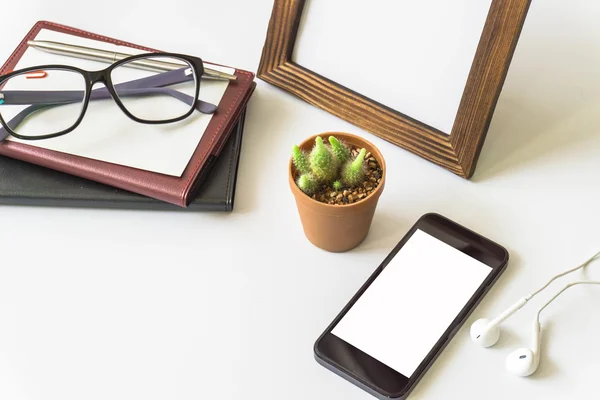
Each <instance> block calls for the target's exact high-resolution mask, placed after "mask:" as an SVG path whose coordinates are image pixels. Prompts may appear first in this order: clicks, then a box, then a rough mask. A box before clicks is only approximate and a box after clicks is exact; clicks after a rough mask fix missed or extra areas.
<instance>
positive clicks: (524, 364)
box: [506, 320, 541, 376]
mask: <svg viewBox="0 0 600 400" xmlns="http://www.w3.org/2000/svg"><path fill="white" fill-rule="evenodd" d="M532 335H533V339H532V343H531V349H527V348H522V349H517V350H515V351H513V352H512V353H510V354H509V355H508V357H506V369H507V370H508V371H509V372H511V373H513V374H515V375H517V376H529V375H531V374H533V373H534V372H535V371H536V370H537V367H538V365H539V364H540V335H541V329H540V323H539V321H537V320H535V321H534V322H533V326H532Z"/></svg>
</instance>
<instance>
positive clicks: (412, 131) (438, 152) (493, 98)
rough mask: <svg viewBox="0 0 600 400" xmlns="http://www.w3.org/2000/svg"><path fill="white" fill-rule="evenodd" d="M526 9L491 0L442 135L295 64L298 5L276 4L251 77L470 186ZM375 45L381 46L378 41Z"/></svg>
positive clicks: (520, 3) (286, 0)
mask: <svg viewBox="0 0 600 400" xmlns="http://www.w3.org/2000/svg"><path fill="white" fill-rule="evenodd" d="M530 3H531V0H493V1H492V5H491V7H490V12H489V14H488V17H487V20H486V23H485V27H484V30H483V33H482V35H481V39H480V41H479V45H478V47H477V51H476V53H475V58H474V59H473V63H472V66H471V70H470V72H469V77H468V79H467V84H466V86H465V91H464V93H463V96H462V99H461V102H460V106H459V109H458V113H457V116H456V121H455V123H454V126H453V129H452V132H450V134H449V135H446V134H444V133H442V132H440V131H439V130H437V129H434V128H432V127H431V126H429V125H426V124H424V123H422V122H420V121H417V120H415V119H413V118H410V117H409V116H407V115H404V114H402V113H401V112H400V111H397V110H393V109H391V108H388V107H386V106H384V105H382V104H380V103H378V102H377V101H375V100H373V99H369V98H367V97H365V96H362V95H361V94H359V93H356V92H354V91H352V90H350V89H348V88H346V87H344V86H342V85H339V84H337V83H335V82H333V81H331V80H329V79H327V78H325V77H323V76H321V75H319V74H318V73H316V72H314V71H310V70H308V69H306V68H304V67H302V66H301V65H298V64H296V63H294V62H293V61H292V54H293V51H294V44H295V42H296V36H297V32H298V26H299V24H300V19H301V17H302V10H303V8H304V0H275V2H274V5H273V12H272V14H271V20H270V21H269V28H268V31H267V38H266V40H265V45H264V47H263V53H262V57H261V61H260V65H259V68H258V72H257V76H258V77H259V78H260V79H262V80H264V81H265V82H268V83H271V84H273V85H275V86H277V87H279V88H281V89H283V90H285V91H287V92H289V93H291V94H293V95H295V96H297V97H299V98H301V99H303V100H304V101H306V102H308V103H310V104H312V105H314V106H317V107H319V108H322V109H324V110H326V111H327V112H329V113H331V114H333V115H336V116H338V117H340V118H342V119H343V120H345V121H348V122H350V123H352V124H354V125H356V126H358V127H360V128H362V129H364V130H365V131H367V132H370V133H372V134H374V135H376V136H378V137H381V138H383V139H385V140H387V141H389V142H391V143H394V144H396V145H398V146H400V147H402V148H404V149H406V150H408V151H410V152H412V153H414V154H416V155H418V156H420V157H423V158H425V159H427V160H429V161H431V162H433V163H435V164H437V165H439V166H441V167H443V168H445V169H447V170H449V171H451V172H453V173H455V174H457V175H459V176H461V177H463V178H466V179H469V178H471V176H472V175H473V173H474V172H475V167H476V164H477V160H478V158H479V154H480V152H481V148H482V147H483V143H484V141H485V136H486V134H487V131H488V128H489V125H490V122H491V120H492V116H493V113H494V109H495V107H496V103H497V101H498V97H499V96H500V92H501V90H502V85H503V84H504V80H505V78H506V74H507V72H508V68H509V65H510V61H511V59H512V56H513V54H514V50H515V48H516V45H517V41H518V38H519V35H520V33H521V29H522V27H523V24H524V22H525V17H526V15H527V11H528V9H529V5H530ZM390 40H393V38H390ZM381 45H382V47H384V46H385V44H384V42H381Z"/></svg>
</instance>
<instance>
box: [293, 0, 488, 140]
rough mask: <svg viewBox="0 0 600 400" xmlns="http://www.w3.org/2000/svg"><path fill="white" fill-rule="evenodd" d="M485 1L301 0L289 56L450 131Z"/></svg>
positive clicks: (367, 94) (444, 130)
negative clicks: (362, 2)
mask: <svg viewBox="0 0 600 400" xmlns="http://www.w3.org/2000/svg"><path fill="white" fill-rule="evenodd" d="M491 3H492V1H491V0H452V1H447V0H420V1H414V0H396V1H389V0H371V1H369V7H361V6H356V5H355V6H349V5H348V4H352V2H350V3H349V2H348V1H346V0H327V1H319V0H309V1H307V2H306V5H305V8H304V13H303V18H302V21H301V24H300V29H299V31H298V39H297V42H296V47H295V49H294V50H295V54H294V61H296V62H297V63H298V64H300V65H302V66H303V67H306V68H308V69H309V70H312V71H315V72H317V73H319V74H320V75H322V76H324V77H326V78H329V79H331V80H332V81H334V82H337V83H339V84H340V85H343V86H345V87H347V88H349V89H352V90H354V91H356V92H358V93H360V94H362V95H364V96H366V97H369V98H371V99H373V100H375V101H377V102H379V103H381V104H383V105H386V106H388V107H390V108H392V109H394V110H396V111H399V112H401V113H404V114H406V115H408V116H410V117H412V118H415V119H416V120H418V121H421V122H423V123H425V124H428V125H430V126H432V127H434V128H436V129H439V130H440V131H442V132H444V133H446V134H450V132H451V131H452V126H453V125H454V120H455V119H456V113H457V111H458V106H459V105H460V100H461V99H462V94H463V91H464V89H465V83H466V82H467V77H468V76H469V70H470V69H471V64H472V63H473V58H474V57H475V50H477V45H478V44H479V38H480V36H481V33H482V31H483V26H484V24H485V20H486V18H487V15H488V12H489V10H490V4H491ZM355 4H356V3H355ZM432 10H436V12H432ZM340 61H343V62H340Z"/></svg>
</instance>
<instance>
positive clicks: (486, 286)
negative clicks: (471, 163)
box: [313, 213, 509, 400]
mask: <svg viewBox="0 0 600 400" xmlns="http://www.w3.org/2000/svg"><path fill="white" fill-rule="evenodd" d="M428 216H434V217H437V218H442V219H444V220H445V221H447V222H449V223H452V224H453V225H455V226H457V227H459V228H461V229H463V230H464V231H466V232H470V233H472V234H474V235H476V236H477V237H480V238H483V236H481V235H479V234H477V233H476V232H473V231H472V230H470V229H467V228H465V227H464V226H462V225H460V224H458V223H456V222H453V221H451V220H449V219H448V218H446V217H444V216H442V215H439V214H436V213H428V214H425V215H423V216H422V217H421V218H419V220H418V221H417V222H416V223H415V224H414V225H413V226H412V227H411V228H410V229H409V231H408V232H407V233H406V235H405V236H404V237H403V238H402V239H401V240H400V242H398V244H397V245H396V246H395V247H394V249H392V251H390V253H389V254H388V255H387V256H386V258H385V259H384V260H383V261H382V262H381V264H380V265H379V267H378V268H377V269H376V270H375V271H374V272H373V273H372V274H371V276H370V277H369V279H367V281H366V282H365V283H364V284H363V285H362V286H361V288H360V289H359V290H358V291H357V292H356V294H355V295H354V296H353V297H352V299H351V300H350V301H349V302H348V303H347V304H346V306H345V307H344V308H343V309H342V311H340V313H339V314H338V315H337V316H336V317H335V318H334V319H333V321H332V322H331V324H330V325H329V326H328V327H327V329H325V331H324V332H323V333H322V334H321V336H319V338H318V339H317V341H316V342H315V344H314V347H313V352H314V357H315V360H316V361H317V363H319V364H320V365H322V366H323V367H325V368H326V369H328V370H329V371H331V372H333V373H334V374H336V375H338V376H340V377H342V378H344V379H345V380H347V381H348V382H350V383H352V384H353V385H355V386H357V387H359V388H360V389H362V390H364V391H365V392H367V393H369V394H370V395H372V396H374V397H375V398H377V399H380V400H389V399H397V400H405V399H406V398H407V397H408V396H409V395H410V393H411V392H412V391H413V389H414V388H415V387H416V386H417V384H418V383H419V381H420V380H421V378H422V377H423V376H424V375H425V373H426V372H427V371H428V370H429V368H430V367H431V366H432V365H433V363H434V362H435V360H436V359H437V358H438V356H439V355H440V354H441V353H442V352H443V351H444V349H445V348H446V346H447V345H448V343H450V341H451V340H452V339H453V338H454V336H455V335H456V333H457V332H458V331H459V330H460V328H461V327H462V325H463V324H464V322H465V321H466V320H467V319H468V318H469V315H471V313H472V312H473V310H475V308H477V306H478V305H479V303H480V302H481V300H482V299H483V298H484V297H485V295H486V294H487V293H488V291H489V290H490V289H491V288H492V286H494V284H495V283H496V282H497V280H498V279H499V278H500V276H501V275H502V274H503V273H504V271H505V270H506V267H507V265H508V258H509V254H508V251H507V250H506V249H504V248H503V247H502V246H500V245H498V244H497V243H494V242H492V241H490V240H489V239H486V240H487V241H489V242H492V243H494V244H495V245H496V246H498V248H500V249H502V250H503V251H504V254H505V260H504V262H503V265H502V266H501V267H499V268H498V269H497V272H496V273H495V274H493V275H492V276H491V278H488V279H486V281H484V282H483V283H482V285H481V286H480V288H479V289H478V290H477V292H475V294H474V295H473V298H474V300H471V301H469V303H467V305H466V306H465V307H464V308H463V309H462V310H461V311H460V313H459V314H458V315H457V316H456V319H455V321H456V320H457V321H458V322H455V323H454V324H453V325H454V326H452V331H451V333H450V334H449V335H447V336H446V337H445V338H443V339H441V340H440V341H438V342H437V343H436V344H435V346H434V349H435V348H436V347H438V346H439V347H438V348H437V350H436V352H435V353H434V356H433V357H432V358H431V359H430V360H429V362H428V363H427V364H426V365H424V366H420V367H419V368H418V369H417V370H416V371H415V374H414V376H413V378H412V379H411V380H410V381H409V383H408V386H407V388H406V390H405V391H404V392H402V393H401V394H400V395H399V396H393V395H386V394H384V392H385V390H383V389H380V388H375V387H371V386H370V385H368V384H366V382H363V381H361V380H360V379H357V378H356V377H355V376H354V375H352V374H351V373H350V372H349V371H346V370H344V369H343V368H342V367H341V366H338V365H335V363H333V362H331V361H330V360H327V359H326V358H325V357H323V356H322V355H321V354H320V352H319V350H318V347H319V342H320V341H321V340H322V339H323V337H324V336H325V335H326V334H328V333H329V332H331V330H332V329H333V327H334V326H335V325H336V324H337V323H338V322H339V320H340V319H341V318H342V317H343V316H344V315H345V314H346V312H347V311H348V310H349V309H350V308H351V307H352V306H353V305H354V303H355V302H356V301H357V300H358V298H359V297H360V296H361V295H362V294H363V293H364V291H365V290H366V288H367V287H368V286H369V285H371V283H372V282H373V281H374V280H375V279H376V277H377V276H378V275H379V273H380V272H381V270H382V269H383V268H384V267H385V266H386V265H387V264H388V263H389V262H390V261H391V259H392V258H393V257H394V256H395V255H396V253H397V252H398V251H399V250H400V248H402V246H404V243H405V242H406V241H407V240H408V239H409V238H410V236H411V235H412V233H413V232H414V231H415V229H416V227H417V226H418V225H419V223H420V222H421V220H423V219H424V218H426V217H428ZM484 239H485V238H484ZM442 340H443V341H444V342H443V343H442V344H441V346H440V342H441V341H442ZM427 357H430V355H429V354H428V355H427Z"/></svg>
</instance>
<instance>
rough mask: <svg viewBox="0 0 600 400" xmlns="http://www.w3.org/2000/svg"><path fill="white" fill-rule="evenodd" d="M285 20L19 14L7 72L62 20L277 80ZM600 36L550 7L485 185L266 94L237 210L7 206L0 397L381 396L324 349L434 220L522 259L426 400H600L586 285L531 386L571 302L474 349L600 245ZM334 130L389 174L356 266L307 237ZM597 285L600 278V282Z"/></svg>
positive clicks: (191, 12) (526, 315)
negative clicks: (47, 25) (310, 185)
mask: <svg viewBox="0 0 600 400" xmlns="http://www.w3.org/2000/svg"><path fill="white" fill-rule="evenodd" d="M271 7H272V2H271V1H267V0H265V1H241V0H240V1H235V2H234V1H230V2H229V3H228V5H227V6H224V5H222V2H220V1H204V0H203V1H197V0H194V1H192V0H171V1H169V2H168V6H167V7H166V8H165V7H164V6H161V5H159V4H158V3H156V4H155V3H153V2H133V1H123V0H121V1H113V0H110V1H104V2H103V5H102V6H101V7H100V6H98V7H96V6H93V7H92V6H90V5H88V4H87V2H81V1H74V0H73V1H69V0H53V1H47V0H29V1H27V2H25V3H23V2H17V1H8V2H3V4H2V27H1V34H2V40H1V41H0V58H2V59H5V58H7V57H8V55H9V53H10V52H11V51H12V49H13V48H14V47H15V46H16V45H17V43H18V42H19V41H20V40H21V39H22V37H23V36H24V35H25V33H26V32H27V31H28V29H29V28H30V27H31V26H32V25H33V24H34V22H36V21H37V20H40V19H47V20H51V21H56V22H61V23H64V24H68V25H73V26H77V27H81V28H84V29H87V30H90V31H93V32H97V33H102V34H106V35H108V36H115V37H118V38H122V39H127V40H129V41H132V42H137V43H140V44H146V45H148V46H152V47H156V48H163V49H168V50H171V51H181V52H189V53H192V54H198V55H201V56H202V57H203V58H204V59H206V60H211V61H215V62H220V63H224V64H229V65H232V66H237V67H240V68H245V69H249V70H253V71H256V69H257V67H258V63H259V60H260V55H261V50H262V46H263V42H264V37H265V33H266V29H267V25H268V21H269V17H270V13H271ZM599 19H600V5H598V4H597V2H595V1H593V0H575V1H571V2H568V3H567V2H565V1H559V0H545V1H534V3H533V4H532V7H531V10H530V14H529V16H528V19H527V22H526V25H525V28H524V30H523V34H522V37H521V40H520V43H519V46H518V48H517V51H516V54H515V57H514V60H513V63H512V66H511V68H510V72H509V74H508V77H507V80H506V84H505V87H504V90H503V92H502V95H501V97H500V100H499V102H498V107H497V111H496V114H495V116H494V119H493V122H492V124H491V127H490V130H489V134H488V138H487V141H486V143H485V146H484V148H483V152H482V154H481V159H480V162H479V165H478V168H477V172H476V175H475V177H474V178H473V179H472V180H471V181H465V180H463V179H461V178H458V177H456V176H454V175H452V174H450V173H448V172H446V171H445V170H443V169H441V168H438V167H436V166H434V165H432V164H430V163H428V162H426V161H424V160H422V159H420V158H418V157H416V156H413V155H412V154H410V153H408V152H406V151H404V150H401V149H400V148H398V147H395V146H393V145H391V144H389V143H386V142H384V141H383V140H380V139H378V138H376V137H374V136H372V135H369V134H367V133H364V132H362V131H360V130H359V129H357V128H355V127H353V126H352V125H349V124H347V123H345V122H343V121H341V120H339V119H337V118H335V117H333V116H331V115H329V114H327V113H325V112H323V111H321V110H319V109H316V108H314V107H312V106H310V105H308V104H306V103H303V102H301V101H300V100H297V99H295V98H293V97H292V96H290V95H287V94H285V93H284V92H282V91H280V90H279V89H277V88H274V87H271V86H269V85H267V84H265V83H264V82H262V81H260V80H259V81H258V87H257V91H256V92H255V95H254V97H253V99H252V100H251V103H250V105H249V112H248V118H247V122H246V131H245V136H244V143H243V153H242V156H241V165H240V173H239V180H238V187H237V198H236V204H235V211H234V212H233V213H231V214H218V213H202V214H180V213H175V212H173V213H170V212H146V211H142V212H135V211H108V210H78V209H55V208H24V207H6V206H3V207H0V240H1V242H2V244H3V251H2V257H1V258H0V399H3V400H4V399H6V400H25V399H27V400H42V399H44V400H54V399H56V400H80V399H90V400H91V399H102V400H104V399H127V400H129V399H144V400H155V399H156V400H159V399H160V400H163V399H167V398H168V399H173V400H183V399H186V400H187V399H216V398H219V399H239V398H245V399H261V400H266V399H282V398H285V399H290V400H291V399H302V400H304V399H345V400H351V399H353V400H354V399H356V400H359V399H365V400H366V399H369V398H370V397H369V396H368V395H367V394H365V393H364V392H362V391H361V390H359V389H357V388H355V387H354V386H352V385H351V384H349V383H347V382H345V381H344V380H342V379H340V378H338V377H337V376H335V375H334V374H332V373H330V372H328V371H327V370H325V369H324V368H322V367H321V366H319V365H318V364H317V363H316V362H315V361H314V359H313V353H312V346H313V343H314V341H315V339H316V338H317V337H318V335H319V334H320V333H321V332H322V330H323V329H324V328H325V327H326V326H327V324H328V323H329V322H330V321H331V320H332V318H334V316H335V315H336V314H337V313H338V312H339V311H340V309H341V308H342V307H343V306H344V304H346V302H347V301H348V299H349V298H350V297H351V296H352V295H353V294H354V293H355V291H356V290H357V289H358V288H359V287H360V286H361V284H362V283H363V282H364V281H365V279H366V278H367V277H368V276H369V275H370V274H371V273H372V271H373V270H374V269H375V268H376V267H377V265H378V264H379V263H380V262H381V260H382V259H383V258H384V257H385V256H386V254H387V253H388V252H389V250H390V249H391V248H392V247H393V246H394V245H395V244H396V243H397V241H398V240H400V238H401V237H402V236H403V235H404V234H405V232H406V231H407V229H408V228H409V227H410V226H411V225H412V224H413V223H414V222H415V221H416V219H417V218H418V217H419V216H421V215H422V214H424V213H426V212H430V211H435V212H439V213H441V214H443V215H445V216H447V217H449V218H451V219H454V220H456V221H458V222H460V223H462V224H464V225H466V226H468V227H470V228H472V229H474V230H476V231H478V232H480V233H481V234H483V235H486V236H488V237H490V238H492V239H493V240H496V241H498V242H500V243H501V244H503V245H505V246H506V247H507V248H508V249H509V251H510V253H511V262H510V265H509V268H508V270H507V271H506V273H505V274H504V276H503V277H502V278H501V280H500V281H499V282H498V284H497V285H496V286H495V287H494V288H493V290H492V291H491V292H490V293H489V295H488V296H487V297H486V298H485V300H484V301H483V302H482V304H481V305H480V306H479V308H478V309H477V310H476V311H475V312H474V314H473V315H472V316H471V318H470V319H469V321H468V322H467V323H466V324H465V326H464V327H463V329H461V330H460V331H459V332H458V334H457V336H456V337H455V339H454V340H453V341H452V342H451V344H450V345H449V346H448V347H447V348H446V350H445V351H444V352H443V354H442V355H441V356H440V358H439V359H438V361H437V362H436V363H435V364H434V366H433V367H432V369H431V370H430V371H429V372H428V374H427V375H426V376H425V378H423V380H422V381H421V383H420V384H419V385H418V387H417V389H416V390H415V392H413V394H412V395H411V397H410V398H411V399H448V398H452V399H455V398H456V399H481V398H486V399H490V400H491V399H507V398H511V399H528V398H544V399H562V398H570V399H583V398H596V397H597V396H598V394H597V383H596V382H595V379H597V376H598V375H599V374H600V362H599V361H598V360H599V359H600V346H598V345H597V342H596V341H597V338H598V337H599V336H600V319H599V318H598V317H597V309H598V306H599V305H600V290H598V289H597V288H594V287H587V288H585V287H578V288H574V289H572V290H571V291H569V292H567V293H565V295H564V297H561V299H560V301H559V302H557V303H555V304H553V306H552V307H551V308H549V309H548V310H547V312H545V313H544V314H543V321H542V323H543V341H542V344H543V349H542V357H543V358H542V361H541V365H540V368H539V370H538V373H537V374H536V375H535V376H534V377H532V378H529V379H523V378H516V377H513V376H510V375H508V374H507V373H506V371H505V369H504V359H505V356H506V355H507V354H508V353H509V352H510V350H511V349H513V348H515V347H520V346H521V345H527V344H528V343H529V340H530V338H529V323H530V321H531V319H532V318H533V316H534V313H535V311H536V309H537V306H539V305H540V304H541V302H542V300H544V299H545V298H547V297H548V296H549V295H550V294H551V293H550V292H548V293H546V294H545V295H544V296H542V297H543V298H542V297H541V298H538V299H536V300H535V301H534V304H533V305H532V306H530V307H528V308H525V309H524V310H521V312H520V313H518V314H517V315H515V316H514V317H513V318H511V319H510V320H508V321H507V322H506V323H505V324H504V328H505V329H504V336H503V339H501V342H500V344H499V345H498V346H496V347H495V348H493V349H487V350H484V349H480V348H477V347H475V346H474V345H472V343H470V340H469V338H468V326H469V325H470V323H471V322H472V321H474V320H475V319H476V318H479V317H482V316H493V315H494V314H497V313H498V312H500V311H503V310H504V309H505V308H506V307H507V306H508V305H510V304H512V303H513V302H514V301H516V300H517V299H518V298H520V297H521V296H523V295H525V294H526V293H528V292H530V291H531V290H532V289H533V288H535V287H537V286H538V285H539V284H541V283H542V282H543V281H545V280H546V279H547V278H548V277H549V276H551V275H554V274H555V273H557V272H560V271H562V270H564V269H567V268H570V267H572V266H574V265H575V264H577V263H579V262H580V261H583V260H584V259H585V258H587V257H588V256H590V255H591V254H593V253H594V252H595V251H597V250H600V233H599V230H598V229H599V228H600V214H599V213H598V210H599V208H600V180H599V177H600V156H599V154H598V153H599V150H600V127H599V126H600V52H599V51H598V48H600V31H599V30H598V29H597V21H598V20H599ZM225 24H226V26H227V29H226V30H221V29H220V28H221V27H222V26H224V25H225ZM364 29H368V25H367V26H365V27H364ZM211 30H219V31H220V32H221V33H220V34H219V35H214V34H213V35H203V32H208V31H211ZM330 130H341V131H348V132H353V133H358V134H362V135H365V136H366V137H368V138H369V139H370V140H372V141H373V142H374V143H375V144H376V145H377V146H379V147H380V148H381V150H382V152H383V154H384V155H385V157H386V161H387V164H388V182H387V185H386V189H385V191H384V193H383V196H382V198H381V200H380V205H379V208H378V210H377V214H376V216H375V219H374V221H373V225H372V230H371V233H370V235H369V237H368V239H367V240H366V241H365V242H364V243H363V244H362V245H361V246H360V247H359V248H357V249H356V250H354V251H351V252H349V253H345V254H330V253H326V252H323V251H321V250H319V249H317V248H315V247H313V246H312V245H311V244H309V243H308V242H307V240H305V238H304V236H303V233H302V229H301V226H300V221H299V219H298V215H297V213H296V209H295V204H294V200H293V197H292V195H291V194H290V192H289V188H288V186H287V185H288V183H287V176H286V164H287V162H288V157H289V151H290V149H291V145H292V144H293V143H297V142H299V141H301V140H302V139H304V138H305V137H307V136H309V135H312V134H314V133H317V132H322V131H330ZM582 276H584V274H579V275H578V277H579V278H581V277H582ZM585 277H586V278H595V279H600V265H596V266H592V267H591V268H590V270H589V272H588V273H587V275H585ZM560 286H561V285H560V284H557V285H553V286H552V290H551V291H553V290H557V289H558V288H559V287H560ZM428 301H443V299H428Z"/></svg>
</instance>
